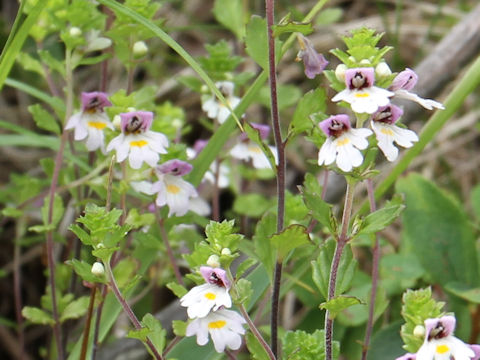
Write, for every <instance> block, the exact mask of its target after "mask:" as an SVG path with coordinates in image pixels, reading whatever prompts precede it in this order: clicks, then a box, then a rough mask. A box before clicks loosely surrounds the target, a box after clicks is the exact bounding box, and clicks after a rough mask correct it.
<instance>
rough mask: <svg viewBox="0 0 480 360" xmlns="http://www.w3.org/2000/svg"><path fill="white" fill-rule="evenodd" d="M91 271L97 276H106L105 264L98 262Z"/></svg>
mask: <svg viewBox="0 0 480 360" xmlns="http://www.w3.org/2000/svg"><path fill="white" fill-rule="evenodd" d="M90 271H91V272H92V274H93V275H95V276H102V275H103V274H105V268H104V267H103V264H102V263H101V262H98V261H96V262H94V263H93V265H92V269H91V270H90Z"/></svg>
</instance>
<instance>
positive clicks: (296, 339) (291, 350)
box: [282, 330, 340, 360]
mask: <svg viewBox="0 0 480 360" xmlns="http://www.w3.org/2000/svg"><path fill="white" fill-rule="evenodd" d="M282 343H283V356H284V358H285V359H288V360H324V359H325V331H324V330H315V332H314V333H313V334H309V333H307V332H305V331H303V330H297V331H288V332H286V333H285V336H284V337H283V341H282ZM339 352H340V344H339V342H338V341H333V358H334V359H337V358H338V354H339Z"/></svg>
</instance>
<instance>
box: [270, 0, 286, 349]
mask: <svg viewBox="0 0 480 360" xmlns="http://www.w3.org/2000/svg"><path fill="white" fill-rule="evenodd" d="M265 8H266V15H267V34H268V65H269V84H270V101H271V102H270V108H271V116H272V127H273V134H274V138H275V145H276V147H277V155H278V166H277V202H278V204H277V206H278V208H277V232H281V231H282V230H283V224H284V217H285V171H286V164H285V143H284V142H283V139H282V132H281V128H280V116H279V113H278V97H277V70H276V60H275V38H274V37H273V29H272V26H273V24H274V8H275V0H266V2H265ZM281 280H282V263H281V261H279V260H278V261H277V263H276V265H275V273H274V281H273V292H272V313H271V320H270V326H271V337H272V339H271V344H272V351H273V354H274V356H275V357H276V356H277V354H278V349H277V348H278V317H279V301H280V285H281Z"/></svg>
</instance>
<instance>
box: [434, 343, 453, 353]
mask: <svg viewBox="0 0 480 360" xmlns="http://www.w3.org/2000/svg"><path fill="white" fill-rule="evenodd" d="M449 350H450V348H449V347H448V346H447V345H437V349H436V351H437V354H445V353H446V352H448V351H449Z"/></svg>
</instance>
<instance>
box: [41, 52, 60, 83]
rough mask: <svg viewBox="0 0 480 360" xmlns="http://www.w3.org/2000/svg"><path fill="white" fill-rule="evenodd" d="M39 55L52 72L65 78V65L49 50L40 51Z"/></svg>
mask: <svg viewBox="0 0 480 360" xmlns="http://www.w3.org/2000/svg"><path fill="white" fill-rule="evenodd" d="M38 55H39V56H40V59H42V61H43V62H44V63H45V64H46V65H47V66H48V67H49V68H50V70H53V71H56V72H58V73H59V74H60V75H62V76H63V77H65V65H64V64H63V62H62V61H60V60H58V59H56V58H54V57H53V56H52V54H50V52H49V51H47V50H38Z"/></svg>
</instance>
